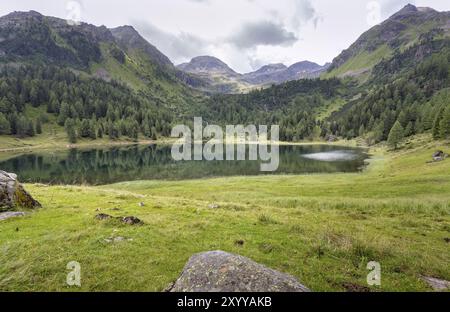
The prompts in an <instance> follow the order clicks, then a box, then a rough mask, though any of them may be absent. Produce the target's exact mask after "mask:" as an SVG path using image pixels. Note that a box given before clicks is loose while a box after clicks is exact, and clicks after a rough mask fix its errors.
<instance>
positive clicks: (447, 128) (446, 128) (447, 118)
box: [439, 105, 450, 139]
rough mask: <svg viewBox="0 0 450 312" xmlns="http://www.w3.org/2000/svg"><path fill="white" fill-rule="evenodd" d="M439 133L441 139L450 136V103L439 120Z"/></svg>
mask: <svg viewBox="0 0 450 312" xmlns="http://www.w3.org/2000/svg"><path fill="white" fill-rule="evenodd" d="M439 135H440V137H441V139H448V138H450V105H448V106H447V108H446V109H445V110H444V113H443V114H442V118H441V121H440V122H439Z"/></svg>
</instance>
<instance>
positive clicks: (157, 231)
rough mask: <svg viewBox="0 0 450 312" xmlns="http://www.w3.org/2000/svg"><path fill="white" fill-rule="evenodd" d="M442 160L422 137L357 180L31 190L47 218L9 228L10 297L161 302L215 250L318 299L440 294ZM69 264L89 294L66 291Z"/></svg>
mask: <svg viewBox="0 0 450 312" xmlns="http://www.w3.org/2000/svg"><path fill="white" fill-rule="evenodd" d="M437 149H442V150H444V151H447V152H448V151H449V150H450V146H449V144H448V143H443V142H441V143H436V142H432V141H431V140H430V139H429V137H427V136H423V137H419V138H417V139H415V140H414V141H411V142H409V143H408V144H406V145H405V146H403V148H402V149H400V150H398V151H395V152H391V151H389V152H388V151H386V150H385V149H384V148H383V147H379V148H373V149H371V153H372V155H373V156H372V158H371V160H370V164H369V166H368V167H367V169H366V170H365V171H364V172H362V173H352V174H318V175H302V176H294V175H293V176H286V175H285V176H260V177H232V178H215V179H202V180H190V181H177V182H165V181H135V182H126V183H119V184H114V185H106V186H99V187H90V186H47V185H37V184H36V185H26V188H27V190H28V191H30V193H31V194H32V195H33V196H34V197H35V198H37V199H38V200H39V201H40V202H41V203H42V204H43V208H42V209H39V210H37V211H34V212H29V214H28V215H27V216H26V217H23V218H16V219H9V220H6V221H0V263H1V265H0V291H162V290H163V289H164V288H165V287H166V286H167V285H168V284H169V283H171V282H173V281H174V280H175V279H176V278H177V277H178V275H179V274H180V272H181V270H182V268H183V266H184V264H185V263H186V261H187V260H188V258H189V257H190V256H191V255H192V254H194V253H197V252H202V251H208V250H224V251H228V252H233V253H237V254H240V255H243V256H246V257H249V258H251V259H253V260H255V261H257V262H260V263H262V264H265V265H267V266H269V267H271V268H274V269H277V270H280V271H283V272H286V273H289V274H292V275H293V276H295V277H297V278H298V279H299V280H300V281H301V282H302V283H303V284H305V285H306V286H307V287H309V288H311V289H312V290H314V291H346V290H357V291H366V290H370V291H430V290H431V288H429V286H428V285H427V284H426V283H424V282H423V281H422V280H421V279H420V277H421V276H422V275H424V276H432V277H436V278H441V279H446V280H450V266H449V263H450V253H449V242H448V241H449V237H450V160H449V159H447V160H445V161H443V162H438V163H427V161H429V160H431V155H432V153H433V152H434V151H435V150H437ZM141 202H143V203H144V204H145V205H144V206H143V207H141V206H140V205H139V203H141ZM212 205H217V206H218V208H211V206H212ZM99 213H106V214H111V215H113V216H131V215H133V216H136V217H138V218H140V219H141V220H143V221H144V222H145V224H144V225H142V226H127V225H122V224H120V223H118V222H116V221H98V220H95V219H94V217H95V215H97V214H99ZM114 237H123V238H125V240H124V241H120V242H113V243H111V242H107V241H106V240H107V239H111V238H114ZM242 243H243V244H242ZM70 261H78V262H79V263H80V264H81V284H82V286H81V287H70V286H67V285H66V275H67V273H69V270H67V269H66V265H67V263H68V262H70ZM369 261H377V262H379V263H380V264H381V269H382V272H381V274H382V275H381V286H379V287H378V286H373V287H369V286H367V283H366V276H367V274H368V273H369V270H367V268H366V266H367V263H368V262H369Z"/></svg>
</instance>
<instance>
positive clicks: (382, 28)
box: [323, 4, 450, 82]
mask: <svg viewBox="0 0 450 312" xmlns="http://www.w3.org/2000/svg"><path fill="white" fill-rule="evenodd" d="M449 14H450V13H449V12H438V11H435V10H433V9H431V8H420V7H415V6H413V5H411V4H408V5H407V6H405V7H404V8H403V9H402V10H400V11H399V12H397V13H396V14H394V15H393V16H391V17H390V18H388V19H387V20H385V21H384V22H382V23H380V24H379V25H376V26H374V27H372V28H371V29H369V30H368V31H367V32H365V33H364V34H362V35H361V36H360V37H359V38H358V39H357V40H356V41H355V43H353V44H352V45H351V46H350V47H349V48H348V49H346V50H344V51H343V52H342V53H341V54H340V55H338V56H337V57H336V58H335V59H334V60H333V63H332V64H331V66H330V68H329V70H328V72H327V73H324V74H323V77H324V78H330V77H346V76H351V77H358V79H359V80H360V81H362V82H364V81H365V80H366V79H367V78H368V76H369V75H370V73H371V71H372V69H373V68H374V66H375V65H377V64H379V63H380V62H382V61H383V60H387V59H390V58H391V57H392V56H393V55H394V54H400V53H403V52H404V51H406V50H407V49H409V48H411V47H413V46H414V45H418V44H420V43H421V41H423V40H424V39H425V38H429V37H433V36H436V39H440V40H442V39H444V38H449V36H450V31H449V28H448V25H447V24H448V19H449Z"/></svg>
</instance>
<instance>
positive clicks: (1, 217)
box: [0, 211, 25, 221]
mask: <svg viewBox="0 0 450 312" xmlns="http://www.w3.org/2000/svg"><path fill="white" fill-rule="evenodd" d="M24 215H25V212H19V211H7V212H0V221H3V220H7V219H11V218H16V217H23V216H24Z"/></svg>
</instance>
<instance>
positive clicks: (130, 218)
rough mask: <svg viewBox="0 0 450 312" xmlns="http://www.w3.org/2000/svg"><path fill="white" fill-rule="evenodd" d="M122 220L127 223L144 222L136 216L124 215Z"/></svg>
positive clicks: (137, 223) (139, 223)
mask: <svg viewBox="0 0 450 312" xmlns="http://www.w3.org/2000/svg"><path fill="white" fill-rule="evenodd" d="M122 222H123V223H125V224H128V225H142V224H144V222H142V221H141V220H140V219H139V218H136V217H125V218H122Z"/></svg>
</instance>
